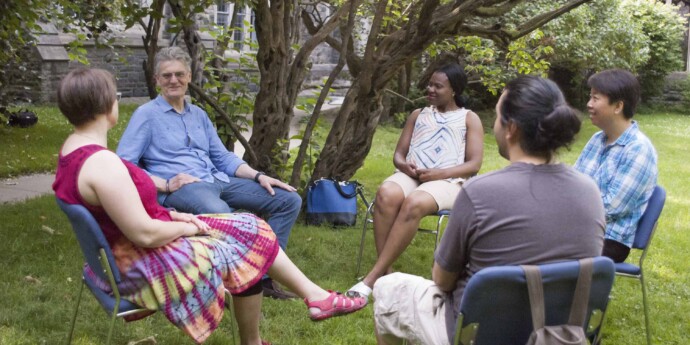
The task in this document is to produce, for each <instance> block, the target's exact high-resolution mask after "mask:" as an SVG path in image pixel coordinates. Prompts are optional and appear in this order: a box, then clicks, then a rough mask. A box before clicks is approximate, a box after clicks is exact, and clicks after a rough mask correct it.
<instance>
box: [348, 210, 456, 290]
mask: <svg viewBox="0 0 690 345" xmlns="http://www.w3.org/2000/svg"><path fill="white" fill-rule="evenodd" d="M373 212H374V203H373V202H372V203H371V204H370V205H369V207H367V213H366V214H365V215H364V222H363V223H364V225H363V226H362V239H361V240H360V242H359V255H358V256H357V272H356V273H355V277H359V270H360V269H361V266H362V255H363V254H364V240H365V239H366V234H367V227H368V225H369V224H373V223H374V217H373ZM432 216H434V215H432ZM435 216H436V217H438V220H437V221H436V229H424V228H419V229H417V231H419V232H424V233H428V234H432V235H435V236H436V239H435V241H434V252H436V247H438V243H439V241H440V240H441V236H440V235H441V232H442V230H443V229H441V224H443V220H444V219H445V218H446V217H449V216H450V210H440V211H438V212H437V213H436V214H435Z"/></svg>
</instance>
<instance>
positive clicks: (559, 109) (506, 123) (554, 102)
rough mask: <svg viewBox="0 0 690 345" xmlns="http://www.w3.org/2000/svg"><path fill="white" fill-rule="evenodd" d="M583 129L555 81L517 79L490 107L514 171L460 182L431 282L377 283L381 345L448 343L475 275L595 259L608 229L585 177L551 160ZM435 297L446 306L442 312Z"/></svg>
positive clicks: (400, 278)
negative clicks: (413, 314) (411, 313)
mask: <svg viewBox="0 0 690 345" xmlns="http://www.w3.org/2000/svg"><path fill="white" fill-rule="evenodd" d="M579 130H580V119H579V118H578V116H577V114H576V112H575V111H574V110H573V109H572V108H570V107H569V106H568V105H567V104H566V103H565V100H564V98H563V95H562V93H561V91H560V90H559V89H558V87H557V86H556V84H555V83H553V82H552V81H549V80H546V79H542V78H537V77H520V78H518V79H516V80H513V81H512V82H510V83H509V84H508V85H507V86H506V89H505V90H504V92H503V94H502V95H501V98H500V99H499V101H498V104H497V105H496V122H495V124H494V135H495V137H496V142H497V144H498V149H499V153H500V154H501V156H503V157H504V158H506V159H508V160H509V161H510V163H511V164H510V165H509V166H508V167H506V168H504V169H501V170H498V171H495V172H492V173H488V174H484V175H482V176H479V177H475V178H473V179H470V180H469V181H468V182H467V183H465V185H464V187H463V189H462V190H461V191H460V194H459V196H458V198H457V200H456V201H455V205H454V206H453V211H452V216H451V218H450V221H449V223H448V226H447V228H446V230H445V233H444V234H443V238H442V240H441V244H440V246H439V248H438V250H437V251H436V255H435V262H434V267H433V271H432V276H433V281H429V280H425V279H422V278H419V277H413V276H409V275H402V274H392V275H389V276H386V277H384V278H381V279H379V280H378V282H377V283H376V285H375V286H374V298H375V300H376V302H375V303H374V315H375V318H376V331H377V334H378V340H379V344H386V343H387V340H388V341H389V342H393V341H394V339H395V338H398V339H399V338H401V337H402V338H407V339H408V340H412V342H421V343H433V344H451V343H452V342H453V336H454V334H455V326H456V323H457V315H458V312H459V302H460V300H461V298H462V293H463V289H464V287H465V285H466V283H467V281H468V280H469V279H470V278H471V277H472V275H473V274H474V273H476V272H478V271H479V270H481V269H484V268H486V267H491V266H499V265H521V264H543V263H548V262H555V261H563V260H575V259H581V258H585V257H593V256H598V255H600V254H601V249H602V246H603V241H604V229H605V226H606V220H605V215H604V207H603V203H602V201H601V198H600V197H599V190H598V189H597V186H596V185H595V184H594V183H593V182H592V180H591V179H590V178H588V177H587V176H585V175H583V174H581V173H579V172H577V171H575V170H574V169H573V168H572V167H570V166H568V165H565V164H562V163H559V162H558V161H557V155H556V151H557V150H558V149H559V148H561V147H563V146H567V145H568V144H570V143H571V142H572V141H573V139H574V136H575V134H577V132H578V131H579ZM410 286H414V287H413V288H411V287H410ZM405 291H410V294H406V293H405ZM393 292H395V293H393ZM439 296H440V297H441V298H442V299H443V301H444V303H438V297H439ZM435 299H436V302H434V300H435ZM410 305H413V308H411V309H409V310H423V309H424V308H431V309H432V312H431V313H430V314H429V315H436V318H437V319H436V320H433V322H425V320H423V318H420V317H417V318H411V320H412V323H413V324H410V325H408V324H405V322H406V320H407V318H405V317H401V316H400V315H405V314H406V313H407V312H408V310H407V309H408V307H409V306H410ZM393 309H398V310H393ZM434 309H435V310H434ZM391 317H394V318H396V320H395V322H392V321H391V320H390V318H391ZM427 321H428V320H427Z"/></svg>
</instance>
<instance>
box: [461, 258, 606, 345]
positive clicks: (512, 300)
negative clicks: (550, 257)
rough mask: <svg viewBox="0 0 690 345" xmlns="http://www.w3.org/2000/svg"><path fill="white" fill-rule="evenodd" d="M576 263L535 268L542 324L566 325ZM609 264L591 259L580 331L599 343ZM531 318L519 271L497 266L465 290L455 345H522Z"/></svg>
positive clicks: (575, 275)
mask: <svg viewBox="0 0 690 345" xmlns="http://www.w3.org/2000/svg"><path fill="white" fill-rule="evenodd" d="M579 268H580V265H579V262H578V261H576V260H574V261H564V262H558V263H551V264H544V265H539V270H540V272H541V275H542V280H543V284H544V306H545V312H546V325H559V324H565V323H567V322H568V316H569V314H570V306H571V303H572V299H573V294H574V292H575V284H576V282H577V277H578V274H579V270H580V269H579ZM614 273H615V269H614V264H613V261H612V260H611V259H609V258H607V257H603V256H599V257H596V258H594V267H593V272H592V287H591V290H590V296H589V306H588V317H587V320H586V321H585V324H584V325H583V327H584V329H585V332H586V333H587V335H588V336H589V337H590V339H593V342H592V343H593V344H596V342H597V341H598V335H599V330H600V329H601V324H602V322H603V319H604V313H605V311H606V306H607V305H608V301H609V293H610V292H611V286H612V285H613V278H614ZM532 330H533V329H532V317H531V309H530V302H529V295H528V292H527V281H526V279H525V272H524V271H523V269H522V268H521V267H520V266H496V267H489V268H486V269H483V270H481V271H479V272H477V273H476V274H475V275H474V276H472V278H471V279H470V281H469V282H468V283H467V286H466V287H465V292H464V294H463V297H462V301H461V303H460V315H459V316H458V324H457V329H456V333H455V344H456V345H459V344H463V345H469V344H474V345H493V344H502V345H512V344H516V345H517V344H520V345H522V344H525V343H526V342H527V339H529V336H530V333H531V332H532Z"/></svg>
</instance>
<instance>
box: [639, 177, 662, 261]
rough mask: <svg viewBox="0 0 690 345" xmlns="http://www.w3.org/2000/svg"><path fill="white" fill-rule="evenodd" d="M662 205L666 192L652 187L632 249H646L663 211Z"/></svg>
mask: <svg viewBox="0 0 690 345" xmlns="http://www.w3.org/2000/svg"><path fill="white" fill-rule="evenodd" d="M664 203H666V190H664V188H663V187H661V186H656V187H654V191H653V192H652V196H651V197H650V198H649V202H648V203H647V208H646V209H645V210H644V213H643V214H642V218H640V221H639V222H638V223H637V230H636V231H635V240H634V241H633V248H635V249H645V248H647V245H648V244H649V241H650V239H651V238H652V233H653V232H654V228H656V223H657V221H658V220H659V216H660V215H661V210H663V209H664Z"/></svg>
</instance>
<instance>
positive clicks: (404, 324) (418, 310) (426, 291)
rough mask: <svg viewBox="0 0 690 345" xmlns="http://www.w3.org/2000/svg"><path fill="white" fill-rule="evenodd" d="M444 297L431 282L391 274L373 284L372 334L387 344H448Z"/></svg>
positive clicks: (414, 277)
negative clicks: (374, 325) (373, 327)
mask: <svg viewBox="0 0 690 345" xmlns="http://www.w3.org/2000/svg"><path fill="white" fill-rule="evenodd" d="M446 304H447V299H446V294H445V293H444V292H442V291H441V290H440V289H439V288H438V287H436V285H435V284H434V282H432V281H431V280H426V279H424V278H422V277H417V276H413V275H409V274H405V273H393V274H389V275H387V276H383V277H381V278H379V279H378V280H377V281H376V283H375V284H374V321H375V323H376V331H377V332H378V334H379V336H381V337H382V338H383V339H384V341H385V342H386V343H388V344H389V345H397V344H402V340H403V339H406V340H407V341H408V342H409V343H411V344H423V345H450V342H449V341H448V333H447V331H446Z"/></svg>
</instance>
